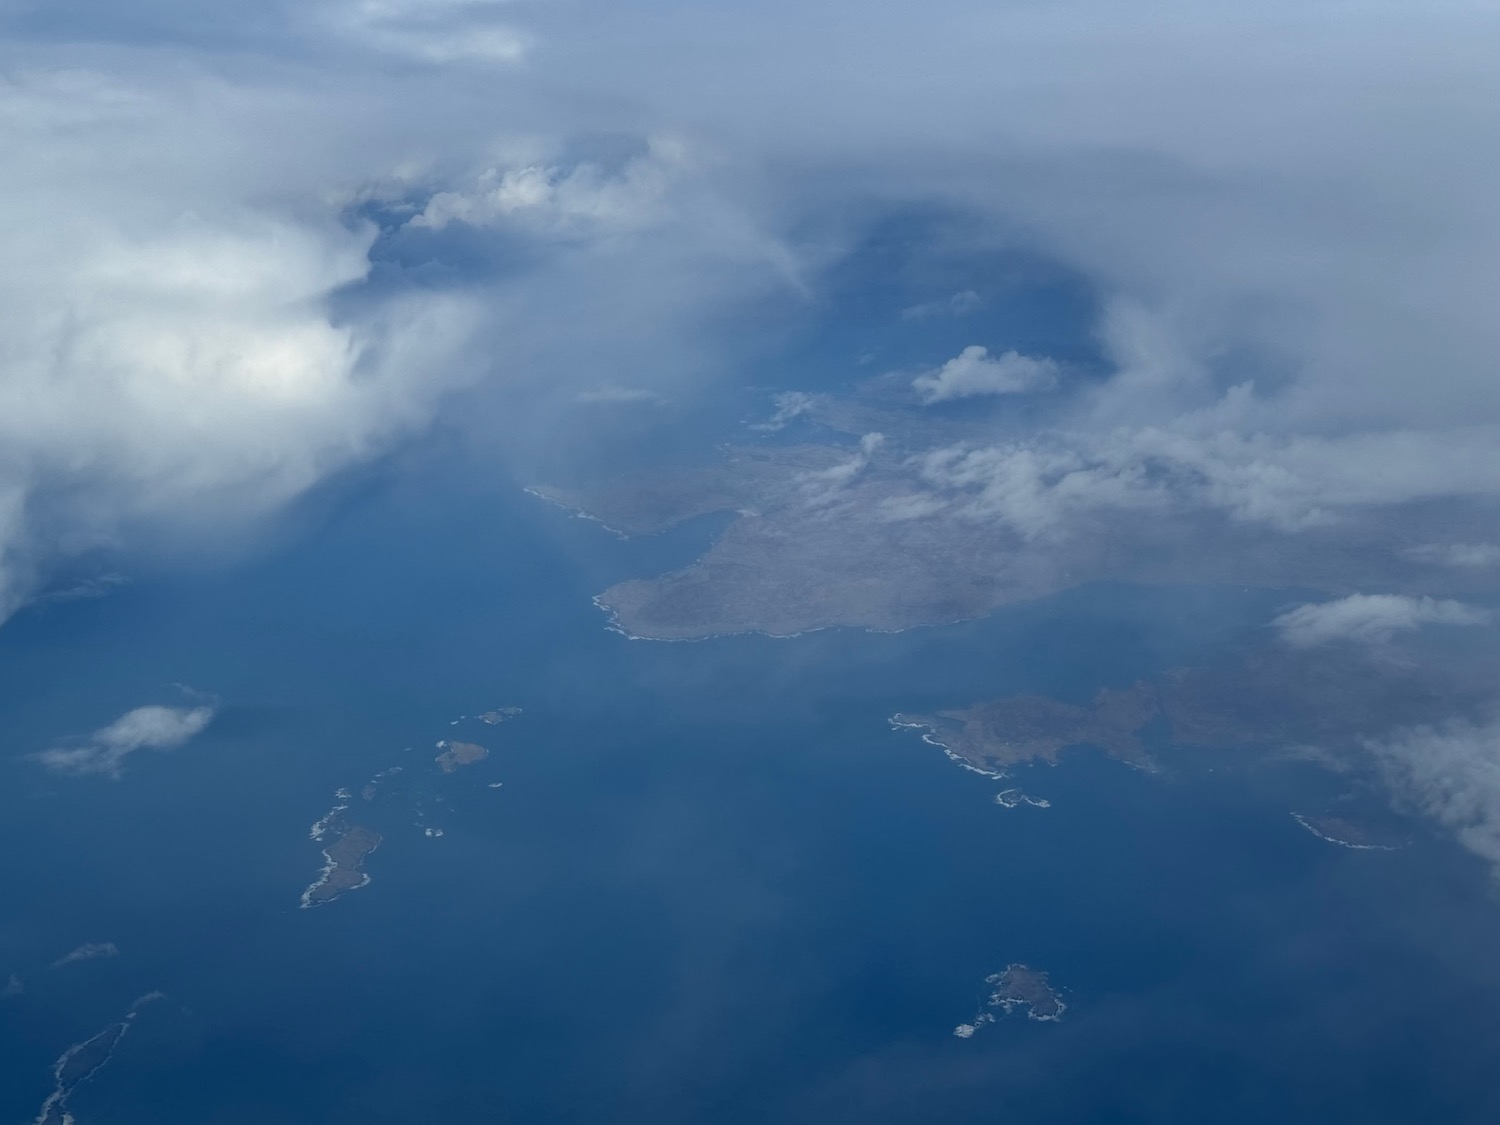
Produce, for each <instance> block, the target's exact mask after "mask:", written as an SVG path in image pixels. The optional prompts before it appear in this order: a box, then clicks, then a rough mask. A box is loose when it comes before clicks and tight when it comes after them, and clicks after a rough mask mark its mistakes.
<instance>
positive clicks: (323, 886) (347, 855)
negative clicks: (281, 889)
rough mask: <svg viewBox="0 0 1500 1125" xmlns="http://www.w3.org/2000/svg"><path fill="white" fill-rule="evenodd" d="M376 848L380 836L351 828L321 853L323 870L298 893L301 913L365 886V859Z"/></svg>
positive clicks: (370, 831)
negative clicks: (300, 898)
mask: <svg viewBox="0 0 1500 1125" xmlns="http://www.w3.org/2000/svg"><path fill="white" fill-rule="evenodd" d="M379 846H380V833H378V832H376V831H374V830H373V829H369V828H363V827H361V826H360V825H357V824H356V825H353V826H351V827H349V828H348V829H346V830H345V831H344V832H343V834H342V835H340V836H339V838H338V839H336V840H335V841H333V843H331V844H329V845H328V846H327V847H326V848H324V849H323V858H324V860H325V861H326V862H325V863H324V864H323V870H322V871H321V872H320V873H319V874H318V878H317V879H316V880H315V881H314V882H313V883H312V885H311V886H309V887H308V888H307V890H305V891H303V892H302V908H303V909H304V910H306V909H308V908H310V907H314V906H322V905H323V904H325V903H329V902H332V901H333V900H334V899H336V898H338V897H339V896H340V895H344V894H347V893H348V892H350V891H357V890H359V889H360V888H361V887H364V886H367V885H369V882H370V876H369V875H367V874H365V872H364V869H363V865H364V861H365V857H366V856H368V855H369V854H370V853H371V852H373V851H374V850H375V849H376V848H377V847H379Z"/></svg>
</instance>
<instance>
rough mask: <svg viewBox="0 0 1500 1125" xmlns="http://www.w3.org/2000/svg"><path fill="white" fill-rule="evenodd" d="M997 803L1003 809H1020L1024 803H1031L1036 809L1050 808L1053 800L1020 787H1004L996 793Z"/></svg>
mask: <svg viewBox="0 0 1500 1125" xmlns="http://www.w3.org/2000/svg"><path fill="white" fill-rule="evenodd" d="M995 804H997V805H999V806H1000V807H1001V808H1002V809H1018V808H1020V807H1021V806H1022V805H1030V806H1031V807H1032V808H1036V809H1050V808H1051V807H1052V802H1051V801H1049V800H1047V799H1046V798H1045V797H1033V796H1032V795H1031V794H1030V793H1027V792H1024V791H1023V790H1020V789H1002V790H1000V792H998V793H996V794H995Z"/></svg>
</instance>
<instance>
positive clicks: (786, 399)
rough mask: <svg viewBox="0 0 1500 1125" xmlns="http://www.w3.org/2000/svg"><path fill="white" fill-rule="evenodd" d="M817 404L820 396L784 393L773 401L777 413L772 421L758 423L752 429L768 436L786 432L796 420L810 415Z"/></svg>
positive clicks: (776, 396)
mask: <svg viewBox="0 0 1500 1125" xmlns="http://www.w3.org/2000/svg"><path fill="white" fill-rule="evenodd" d="M817 402H818V396H817V395H812V394H808V393H807V392H806V391H782V392H781V393H780V394H778V395H775V396H774V397H772V399H771V404H772V405H773V406H775V407H776V413H775V414H773V415H771V418H770V420H769V421H766V422H757V423H756V424H755V425H753V426H751V427H750V428H751V429H752V430H758V431H760V432H761V433H768V434H773V433H775V432H777V431H778V430H784V429H786V427H787V426H788V425H789V424H790V423H791V422H792V421H793V420H794V419H797V418H800V417H802V415H804V414H807V413H809V412H810V411H811V410H812V408H813V407H814V406H816V405H817Z"/></svg>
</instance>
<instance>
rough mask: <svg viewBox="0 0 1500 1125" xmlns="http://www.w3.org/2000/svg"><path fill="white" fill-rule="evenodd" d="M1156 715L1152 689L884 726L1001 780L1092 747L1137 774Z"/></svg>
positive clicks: (1012, 704)
mask: <svg viewBox="0 0 1500 1125" xmlns="http://www.w3.org/2000/svg"><path fill="white" fill-rule="evenodd" d="M1159 712H1160V703H1159V701H1158V698H1157V693H1156V689H1155V687H1154V686H1153V685H1152V684H1149V683H1138V684H1135V685H1133V686H1132V687H1129V688H1126V689H1124V690H1111V689H1108V688H1106V689H1104V690H1102V691H1100V692H1099V693H1098V694H1097V695H1095V696H1094V698H1093V700H1092V701H1090V702H1089V703H1088V704H1085V705H1082V706H1079V705H1075V704H1072V703H1064V702H1062V701H1060V700H1056V699H1050V698H1048V697H1047V696H1044V695H1012V696H1008V697H1006V698H1004V699H997V700H991V701H989V702H986V703H977V704H975V705H973V706H972V707H965V708H960V709H956V710H949V711H939V712H937V713H936V714H932V715H908V714H897V715H893V716H892V717H891V720H890V722H891V725H892V726H893V727H896V728H900V729H913V730H922V731H925V732H926V733H925V734H924V735H923V736H922V737H923V740H924V741H926V742H928V743H930V744H932V745H934V746H940V747H942V749H943V751H944V752H945V753H946V754H947V755H948V757H950V758H951V759H953V760H954V761H955V762H957V763H958V764H959V765H961V766H964V767H965V768H967V769H971V770H973V771H974V772H976V773H980V774H983V775H984V776H986V777H993V778H1003V777H1005V776H1006V771H1007V770H1008V769H1010V767H1012V766H1017V765H1020V764H1022V763H1026V762H1036V761H1044V762H1049V763H1053V764H1055V763H1056V762H1057V758H1058V755H1059V754H1060V753H1061V752H1062V751H1063V750H1066V749H1068V748H1069V747H1073V746H1095V747H1098V748H1099V749H1100V750H1103V751H1104V752H1105V753H1106V754H1108V755H1109V756H1110V757H1112V758H1117V759H1119V760H1120V761H1122V762H1125V763H1127V764H1129V765H1132V766H1136V767H1139V768H1142V769H1149V768H1151V759H1150V757H1149V756H1148V755H1147V753H1146V750H1145V747H1144V746H1142V745H1141V741H1140V739H1139V737H1137V733H1138V732H1139V731H1140V730H1141V728H1142V727H1144V726H1146V724H1147V723H1149V722H1150V721H1151V720H1152V719H1154V718H1155V717H1156V716H1157V714H1158V713H1159Z"/></svg>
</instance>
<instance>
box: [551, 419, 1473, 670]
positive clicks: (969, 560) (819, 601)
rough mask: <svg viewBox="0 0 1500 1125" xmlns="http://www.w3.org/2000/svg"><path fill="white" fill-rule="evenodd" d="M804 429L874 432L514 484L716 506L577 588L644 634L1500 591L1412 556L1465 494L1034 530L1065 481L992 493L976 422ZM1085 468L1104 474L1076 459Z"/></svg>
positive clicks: (777, 630)
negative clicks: (962, 434)
mask: <svg viewBox="0 0 1500 1125" xmlns="http://www.w3.org/2000/svg"><path fill="white" fill-rule="evenodd" d="M819 421H820V422H821V423H822V424H825V425H831V426H833V427H834V428H838V427H841V426H852V427H859V426H863V425H867V424H868V425H874V424H878V425H879V426H880V427H881V428H880V429H879V430H870V431H868V432H862V431H860V430H859V429H855V430H853V431H852V432H850V433H849V440H848V441H846V442H842V443H834V442H830V443H827V444H802V445H768V446H748V445H741V446H731V447H728V448H726V449H724V450H723V460H722V461H720V462H718V463H715V464H710V465H703V466H697V467H683V468H674V469H664V470H653V471H649V472H643V473H639V474H636V475H632V476H626V477H622V478H612V479H609V480H605V481H596V482H593V483H584V484H580V485H576V486H573V487H559V486H538V487H534V488H532V489H530V490H529V491H530V492H532V493H533V494H534V495H537V496H539V497H542V498H543V499H546V500H549V501H552V502H553V503H556V504H559V505H561V506H563V507H565V508H567V509H569V510H571V511H574V512H576V513H579V514H584V515H587V516H589V517H590V518H594V519H597V520H599V521H600V522H601V523H603V524H605V525H606V526H608V527H609V528H611V529H612V530H614V531H615V532H617V533H618V534H621V535H626V536H629V535H645V534H653V533H656V532H659V531H662V530H664V529H666V528H669V527H672V526H674V525H676V524H679V523H682V522H683V521H685V520H689V519H693V518H696V517H699V516H703V515H707V514H710V513H727V514H730V515H731V516H732V518H731V520H730V522H729V524H728V526H727V527H726V528H725V529H724V531H723V532H722V533H721V534H720V535H719V537H718V538H717V539H716V540H715V541H714V543H713V544H712V545H711V546H710V547H709V549H708V550H707V551H706V552H704V553H703V554H702V555H701V556H700V557H699V558H697V559H696V560H695V561H688V560H684V562H685V563H686V565H685V566H684V567H683V568H682V569H679V570H673V571H670V572H668V573H665V574H658V575H655V576H643V577H639V578H632V579H629V580H627V581H624V582H620V583H617V584H616V585H614V586H611V587H610V588H608V589H607V590H604V591H603V592H602V593H600V594H599V595H598V597H597V598H596V599H595V600H596V603H597V604H598V605H599V606H600V608H601V609H603V610H604V611H605V612H606V613H607V614H608V615H609V620H610V625H611V627H613V628H615V629H616V630H618V631H619V632H621V633H624V634H625V635H627V636H631V637H637V638H647V639H656V640H693V639H701V638H705V637H711V636H718V635H723V634H731V633H764V634H768V635H771V636H793V635H796V634H799V633H803V632H807V631H809V630H813V629H821V628H828V627H835V626H848V627H856V628H865V629H872V630H879V631H897V630H902V629H908V628H912V627H914V626H918V625H937V624H945V623H949V622H954V621H962V620H967V619H970V618H975V617H981V616H984V615H987V614H989V613H992V612H993V611H994V610H996V609H998V608H1000V607H1002V606H1006V605H1013V604H1017V603H1020V602H1026V601H1032V600H1035V599H1038V598H1041V597H1045V596H1048V595H1052V594H1055V593H1058V592H1059V591H1062V590H1066V589H1071V588H1073V587H1076V586H1079V585H1082V584H1085V583H1089V582H1098V581H1119V582H1132V583H1137V584H1147V585H1171V586H1177V585H1191V584H1198V585H1203V584H1212V585H1224V586H1230V585H1235V586H1247V585H1248V586H1258V587H1262V588H1294V587H1295V588H1301V589H1319V590H1323V591H1326V592H1328V593H1330V594H1335V595H1342V594H1347V593H1350V592H1353V591H1356V590H1361V589H1380V590H1385V591H1389V592H1393V593H1415V594H1425V595H1432V596H1445V597H1457V596H1464V595H1466V594H1475V593H1492V592H1494V591H1495V590H1496V589H1497V588H1500V571H1492V570H1487V569H1485V568H1475V567H1469V568H1463V567H1454V566H1449V565H1445V564H1444V563H1442V562H1441V561H1440V560H1438V559H1437V558H1436V556H1432V557H1429V555H1427V554H1423V553H1421V552H1419V551H1417V552H1414V551H1413V549H1412V544H1413V543H1414V542H1441V541H1444V540H1446V539H1451V538H1453V536H1454V535H1455V534H1457V533H1458V531H1460V530H1462V531H1464V533H1465V534H1470V533H1472V528H1473V527H1474V526H1481V525H1483V526H1489V525H1493V524H1494V523H1496V522H1497V520H1500V513H1497V512H1495V511H1494V510H1492V508H1488V507H1484V506H1483V505H1481V504H1479V502H1477V501H1476V502H1474V503H1472V504H1469V505H1467V506H1465V505H1464V504H1461V503H1457V502H1455V503H1449V504H1446V505H1436V504H1430V505H1426V506H1421V505H1406V506H1402V507H1392V508H1389V509H1374V508H1370V509H1351V510H1348V511H1343V512H1341V513H1340V517H1339V519H1338V520H1329V521H1326V523H1311V524H1309V525H1307V526H1299V527H1298V528H1297V529H1296V530H1295V531H1283V530H1280V529H1278V528H1276V527H1274V526H1271V525H1268V524H1266V523H1264V522H1259V521H1255V520H1248V519H1242V518H1237V517H1236V516H1235V515H1233V514H1231V513H1228V512H1225V511H1221V510H1216V509H1215V508H1213V506H1212V505H1207V506H1204V507H1201V508H1184V509H1181V510H1172V509H1160V510H1158V509H1154V508H1153V509H1152V512H1151V517H1150V518H1149V519H1142V518H1141V514H1140V511H1139V510H1136V509H1133V508H1132V507H1131V506H1130V505H1124V506H1111V505H1107V504H1102V505H1099V506H1097V507H1093V508H1088V509H1087V510H1084V511H1078V512H1072V511H1071V508H1069V509H1068V511H1069V512H1070V513H1071V514H1070V516H1069V518H1068V520H1067V521H1066V526H1064V525H1063V523H1062V521H1061V519H1060V518H1059V519H1058V520H1057V521H1056V523H1055V525H1054V522H1053V521H1052V520H1051V519H1050V516H1051V515H1053V514H1055V513H1053V512H1052V509H1053V508H1059V509H1062V508H1065V507H1067V502H1068V497H1069V496H1071V495H1072V494H1071V493H1067V492H1066V489H1065V487H1064V486H1065V484H1066V481H1065V480H1064V481H1058V480H1051V479H1046V477H1045V473H1044V471H1043V469H1042V467H1041V462H1042V461H1044V460H1045V458H1044V457H1042V458H1041V459H1039V460H1038V461H1036V462H1033V463H1030V464H1029V465H1024V466H1021V467H1019V468H1018V469H1017V471H1018V472H1030V473H1033V474H1035V473H1043V476H1042V477H1040V478H1038V479H1035V480H1032V479H1030V478H1029V477H1028V478H1027V480H1026V483H1025V484H1024V485H1022V484H1020V483H1019V482H1018V483H1017V484H1016V486H1015V487H1017V488H1018V489H1022V491H1024V492H1025V494H1026V495H1027V496H1028V497H1032V499H1030V500H1028V502H1027V503H1026V504H1024V505H1021V504H1011V503H1009V502H1007V500H1006V497H1005V496H1004V495H1002V493H1003V489H999V484H1000V483H1001V479H1000V478H999V477H997V476H996V475H995V473H997V472H998V471H999V467H1000V465H1001V463H1003V462H1005V459H1006V458H1007V457H1008V456H1010V455H1011V454H1014V453H1015V451H1014V450H1008V449H1007V447H1006V446H1005V445H1004V444H1003V440H1002V439H1001V438H1000V437H999V436H998V435H996V434H995V433H994V432H993V431H991V433H990V434H989V436H988V438H987V440H988V442H989V443H991V444H990V445H989V446H988V447H983V446H974V445H972V444H967V443H962V442H961V443H958V444H954V443H953V437H954V435H953V434H952V433H950V432H947V431H946V430H944V429H943V428H942V427H937V426H935V425H933V424H931V423H924V421H923V412H922V411H921V410H920V409H918V410H915V411H907V412H905V414H904V415H903V413H902V412H900V411H893V412H892V411H888V412H884V413H883V414H881V415H879V416H878V417H877V416H876V415H870V414H868V412H864V413H862V412H859V411H854V412H850V411H843V412H839V411H830V410H829V409H827V405H826V404H825V407H824V409H823V416H822V417H820V419H819ZM996 442H1000V444H995V443H996ZM943 443H947V444H943ZM1023 460H1024V458H1023ZM1092 471H1097V472H1100V473H1107V472H1108V471H1109V468H1108V466H1102V467H1099V468H1097V469H1088V468H1083V467H1080V468H1079V469H1078V472H1079V473H1080V474H1081V475H1087V474H1088V473H1089V472H1092ZM1063 475H1064V476H1066V475H1067V474H1066V473H1065V474H1063ZM1143 487H1144V486H1143ZM1033 493H1035V496H1033ZM1054 495H1056V496H1058V498H1059V499H1058V501H1057V503H1056V504H1052V503H1050V498H1051V497H1053V496H1054ZM1481 509H1482V510H1481ZM1033 518H1034V519H1036V520H1038V521H1040V522H1038V523H1036V524H1035V525H1033V523H1031V522H1029V521H1030V520H1032V519H1033Z"/></svg>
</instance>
